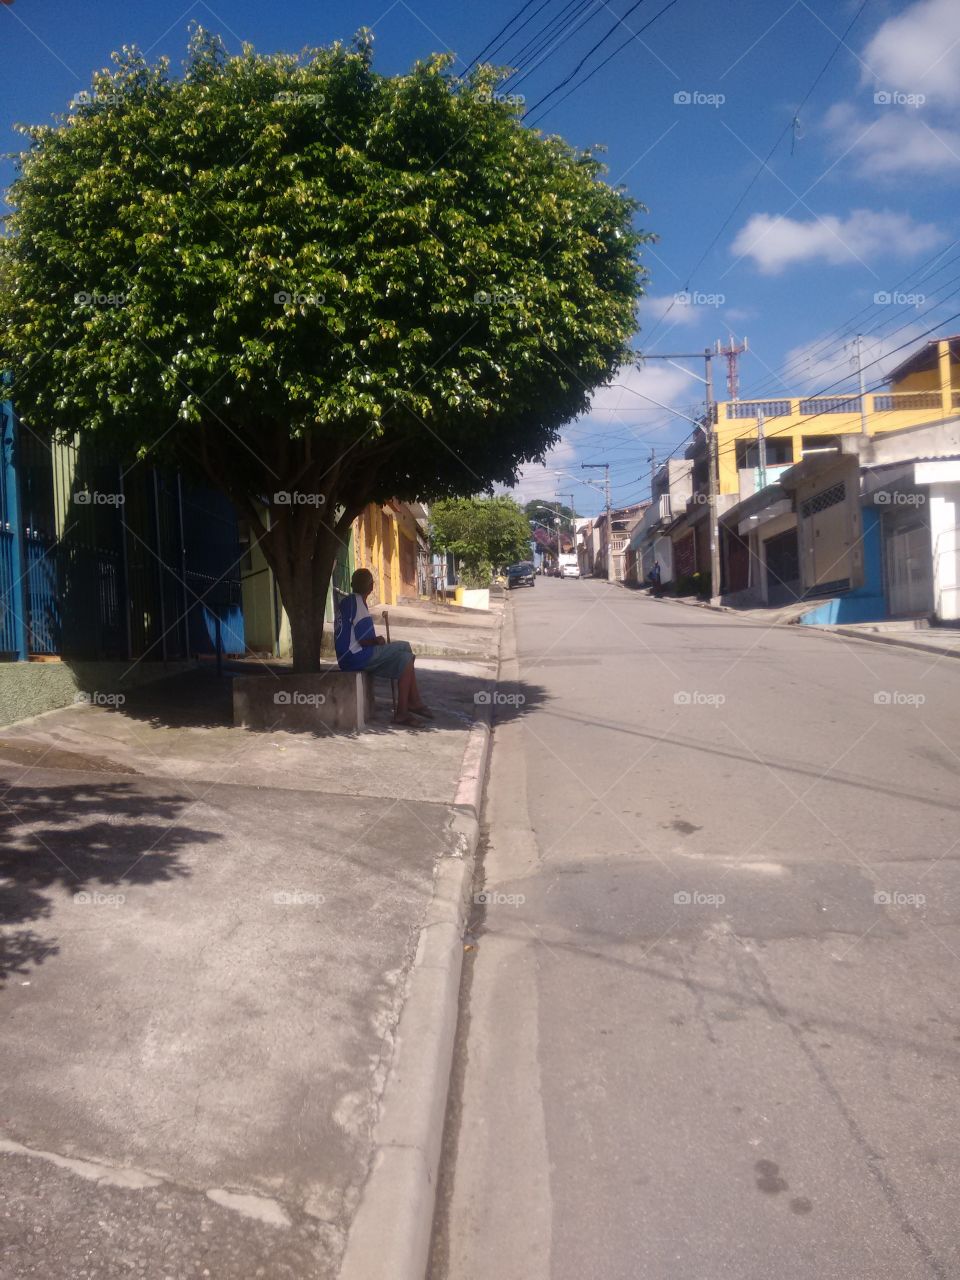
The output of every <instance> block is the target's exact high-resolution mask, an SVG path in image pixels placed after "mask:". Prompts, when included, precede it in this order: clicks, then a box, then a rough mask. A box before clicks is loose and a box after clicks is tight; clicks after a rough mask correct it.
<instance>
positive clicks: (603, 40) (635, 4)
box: [524, 0, 676, 119]
mask: <svg viewBox="0 0 960 1280" xmlns="http://www.w3.org/2000/svg"><path fill="white" fill-rule="evenodd" d="M671 2H672V3H676V0H671ZM645 3H646V0H633V4H632V5H631V6H630V8H629V9H628V10H627V11H626V13H625V14H624V15H623V16H622V17H621V18H618V19H617V21H616V22H615V23H614V24H613V26H611V27H608V28H607V31H606V32H605V34H604V35H602V36H601V37H600V39H599V40H598V41H597V42H596V44H595V45H593V46H591V48H589V49H588V50H587V52H586V53H585V54H584V55H583V57H582V58H581V59H580V61H579V62H578V63H577V65H576V66H575V67H574V68H573V70H572V71H571V72H570V74H569V75H568V76H565V77H564V79H563V80H561V81H560V83H559V84H558V85H555V86H554V87H553V88H552V89H551V90H550V91H549V92H548V93H545V94H544V95H543V97H542V98H540V99H538V100H537V101H536V102H535V103H534V104H533V106H532V107H531V108H530V110H529V111H527V112H526V113H525V114H524V119H526V117H527V116H528V115H531V114H532V113H533V112H534V111H536V110H537V108H538V107H540V106H541V105H542V104H543V103H544V102H546V100H547V99H548V98H552V97H553V95H554V94H555V93H559V92H560V90H561V89H563V88H564V87H565V86H566V85H568V84H569V83H570V81H571V80H572V79H573V78H574V76H576V75H578V74H579V72H580V70H581V68H582V67H583V65H584V63H585V62H587V61H588V60H589V59H590V58H592V57H593V55H594V54H595V53H596V51H597V50H598V49H599V48H600V46H601V45H603V44H606V42H607V41H608V40H609V39H610V37H611V36H612V35H613V33H614V32H615V31H616V29H617V27H619V26H620V24H621V23H624V22H626V20H627V18H629V17H630V15H631V13H633V12H634V10H635V9H639V8H640V6H641V5H642V4H645Z"/></svg>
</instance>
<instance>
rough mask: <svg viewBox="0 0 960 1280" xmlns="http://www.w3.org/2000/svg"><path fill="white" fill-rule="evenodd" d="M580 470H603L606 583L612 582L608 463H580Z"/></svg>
mask: <svg viewBox="0 0 960 1280" xmlns="http://www.w3.org/2000/svg"><path fill="white" fill-rule="evenodd" d="M580 468H581V470H583V471H599V470H601V469H602V470H603V473H604V475H603V496H604V500H605V502H606V507H607V565H606V568H607V581H608V582H613V550H612V547H611V542H612V539H611V536H610V535H611V533H612V532H613V531H612V530H611V528H610V463H609V462H581V463H580Z"/></svg>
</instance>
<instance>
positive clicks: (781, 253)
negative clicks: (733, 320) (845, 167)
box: [731, 209, 944, 275]
mask: <svg viewBox="0 0 960 1280" xmlns="http://www.w3.org/2000/svg"><path fill="white" fill-rule="evenodd" d="M943 238H944V237H943V233H942V232H941V231H939V230H938V229H937V228H936V227H934V226H933V225H931V224H930V223H926V222H915V221H914V220H913V219H912V218H911V217H910V216H909V214H904V213H893V212H891V211H890V210H880V211H874V210H872V209H854V210H852V212H851V213H850V214H848V215H847V217H845V218H840V217H837V215H836V214H826V215H825V216H824V217H821V218H811V219H809V220H808V221H801V220H799V219H795V218H785V217H780V216H776V215H773V214H769V213H755V214H754V215H753V217H751V218H750V220H749V221H748V222H747V224H746V225H745V226H744V227H743V228H742V229H741V230H740V231H739V232H738V234H737V237H736V239H735V240H734V242H733V245H732V246H731V247H732V251H733V253H734V254H736V255H738V256H739V257H745V258H751V259H752V260H753V261H754V263H755V264H756V266H757V267H758V268H759V269H760V271H762V272H763V274H764V275H778V274H779V273H780V272H781V271H784V270H785V269H786V268H787V267H790V266H794V265H796V264H797V263H802V262H827V263H830V264H831V265H834V266H840V265H848V264H850V263H852V262H861V263H863V262H864V260H865V259H867V258H871V257H873V256H874V255H875V254H877V253H883V255H884V256H885V257H911V256H913V255H915V254H918V253H923V252H925V251H927V250H929V249H932V248H935V247H936V246H937V245H938V244H940V243H942V241H943Z"/></svg>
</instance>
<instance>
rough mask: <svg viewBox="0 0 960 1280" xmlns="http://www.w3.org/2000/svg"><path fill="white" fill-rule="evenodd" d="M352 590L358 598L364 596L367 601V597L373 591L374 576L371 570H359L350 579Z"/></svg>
mask: <svg viewBox="0 0 960 1280" xmlns="http://www.w3.org/2000/svg"><path fill="white" fill-rule="evenodd" d="M350 590H351V591H354V592H356V594H357V595H358V596H363V598H364V600H366V598H367V596H368V595H369V594H370V592H371V591H372V590H373V574H372V573H371V572H370V570H369V569H358V570H357V571H356V573H355V574H354V575H353V577H352V578H351V579H350Z"/></svg>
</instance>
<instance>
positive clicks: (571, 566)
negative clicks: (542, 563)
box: [560, 551, 580, 578]
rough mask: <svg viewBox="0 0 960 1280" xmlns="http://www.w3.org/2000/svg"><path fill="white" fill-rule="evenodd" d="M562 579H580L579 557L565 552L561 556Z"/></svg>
mask: <svg viewBox="0 0 960 1280" xmlns="http://www.w3.org/2000/svg"><path fill="white" fill-rule="evenodd" d="M560 577H561V578H579V577H580V565H579V563H578V562H577V557H576V556H575V555H571V554H570V553H569V552H566V551H565V552H564V553H563V554H562V555H561V556H560Z"/></svg>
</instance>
